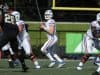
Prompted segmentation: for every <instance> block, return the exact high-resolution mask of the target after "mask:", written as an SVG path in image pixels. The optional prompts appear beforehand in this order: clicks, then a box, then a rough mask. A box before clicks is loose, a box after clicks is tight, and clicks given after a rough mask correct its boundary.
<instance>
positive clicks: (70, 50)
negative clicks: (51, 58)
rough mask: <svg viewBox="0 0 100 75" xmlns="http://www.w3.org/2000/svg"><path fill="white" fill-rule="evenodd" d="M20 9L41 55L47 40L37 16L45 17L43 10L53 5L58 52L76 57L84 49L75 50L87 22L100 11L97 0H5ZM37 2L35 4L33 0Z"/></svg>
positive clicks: (99, 2) (99, 3)
mask: <svg viewBox="0 0 100 75" xmlns="http://www.w3.org/2000/svg"><path fill="white" fill-rule="evenodd" d="M5 1H6V2H7V4H8V5H13V7H14V8H15V10H17V11H19V12H20V13H21V18H22V19H23V20H24V21H25V22H26V23H27V24H28V25H29V28H28V29H29V33H30V37H31V43H32V48H33V50H34V53H35V54H36V55H37V56H38V57H39V58H41V57H42V58H43V57H44V55H43V54H42V53H41V51H40V48H41V46H42V45H43V44H44V42H45V41H46V39H47V38H46V36H45V33H44V32H43V31H40V29H39V22H40V16H39V14H38V9H37V6H38V8H39V11H40V14H41V17H42V19H43V20H44V11H45V10H47V9H52V10H53V12H54V19H55V20H56V22H57V35H58V37H59V40H58V44H57V46H58V48H56V50H58V54H59V55H60V56H61V57H64V58H69V59H70V58H74V59H78V58H80V56H81V55H83V54H84V53H82V52H80V53H75V52H74V50H75V48H76V47H77V45H78V44H79V43H80V42H81V41H82V39H83V35H84V33H85V32H86V30H87V29H88V27H89V23H90V22H91V21H93V20H95V17H96V14H97V13H98V12H100V0H5ZM36 1H37V2H38V4H37V3H36ZM0 3H1V4H2V0H1V1H0Z"/></svg>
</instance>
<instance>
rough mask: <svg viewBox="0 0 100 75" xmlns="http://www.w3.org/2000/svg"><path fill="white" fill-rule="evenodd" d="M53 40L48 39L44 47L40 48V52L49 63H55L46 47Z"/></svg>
mask: <svg viewBox="0 0 100 75" xmlns="http://www.w3.org/2000/svg"><path fill="white" fill-rule="evenodd" d="M52 41H53V40H52V39H48V40H47V41H46V42H45V43H44V45H43V46H42V48H41V51H42V52H43V53H44V54H45V55H46V56H47V57H48V58H49V60H50V61H51V62H55V61H56V60H55V59H54V57H53V56H52V55H51V53H50V52H48V47H49V45H50V43H51V42H52Z"/></svg>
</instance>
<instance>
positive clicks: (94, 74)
mask: <svg viewBox="0 0 100 75" xmlns="http://www.w3.org/2000/svg"><path fill="white" fill-rule="evenodd" d="M92 75H100V74H99V73H98V72H97V71H95V72H93V73H92Z"/></svg>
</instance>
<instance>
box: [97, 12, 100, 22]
mask: <svg viewBox="0 0 100 75" xmlns="http://www.w3.org/2000/svg"><path fill="white" fill-rule="evenodd" d="M96 20H97V21H100V13H98V14H97V16H96Z"/></svg>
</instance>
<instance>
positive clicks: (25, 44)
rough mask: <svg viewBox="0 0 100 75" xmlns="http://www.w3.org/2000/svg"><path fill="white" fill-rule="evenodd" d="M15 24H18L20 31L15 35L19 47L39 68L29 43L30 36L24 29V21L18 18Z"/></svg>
mask: <svg viewBox="0 0 100 75" xmlns="http://www.w3.org/2000/svg"><path fill="white" fill-rule="evenodd" d="M16 24H17V25H18V27H19V29H20V32H19V34H18V36H17V39H18V41H19V48H20V49H21V48H23V50H24V51H25V54H26V55H28V56H29V57H30V59H31V60H32V62H33V63H34V65H35V68H37V69H38V68H40V65H39V63H38V61H37V59H36V57H35V55H34V54H33V53H32V48H31V44H30V37H29V34H28V32H27V31H26V28H25V23H24V21H22V20H19V21H18V22H16Z"/></svg>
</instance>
